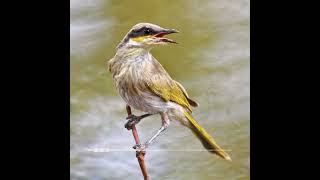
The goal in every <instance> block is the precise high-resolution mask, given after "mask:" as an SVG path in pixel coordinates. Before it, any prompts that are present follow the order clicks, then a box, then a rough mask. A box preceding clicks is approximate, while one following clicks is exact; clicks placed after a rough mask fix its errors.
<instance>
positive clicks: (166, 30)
mask: <svg viewBox="0 0 320 180" xmlns="http://www.w3.org/2000/svg"><path fill="white" fill-rule="evenodd" d="M178 32H179V31H177V30H175V29H165V30H163V31H161V32H159V33H157V34H155V35H153V37H155V38H157V39H158V40H159V41H160V42H166V43H175V44H178V43H177V42H176V41H174V40H172V39H168V38H164V36H165V35H167V34H172V33H178Z"/></svg>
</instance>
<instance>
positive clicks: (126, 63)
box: [108, 23, 231, 160]
mask: <svg viewBox="0 0 320 180" xmlns="http://www.w3.org/2000/svg"><path fill="white" fill-rule="evenodd" d="M177 32H178V31H177V30H174V29H166V28H162V27H160V26H158V25H155V24H151V23H139V24H136V25H134V26H133V27H132V28H131V29H130V31H129V32H128V33H127V34H126V35H125V37H124V38H123V40H122V41H121V42H120V44H119V45H118V46H117V48H116V50H117V52H116V54H115V56H114V57H113V58H112V59H110V60H109V62H108V68H109V71H110V72H111V73H112V77H113V81H114V84H115V87H116V88H117V90H118V92H119V94H120V96H121V97H122V98H123V100H124V101H125V102H126V103H127V107H133V108H135V109H137V110H140V111H143V112H146V113H147V114H145V115H142V116H134V115H131V116H129V117H128V118H127V119H129V120H128V122H127V123H126V127H127V128H128V129H130V127H131V126H132V124H136V123H138V122H139V121H140V120H141V119H142V118H144V117H147V116H149V115H153V114H160V116H161V120H162V126H161V128H160V129H159V130H158V131H157V133H156V134H155V135H154V136H153V137H151V138H150V139H149V140H148V141H147V142H146V143H144V144H139V145H136V146H134V148H135V149H140V150H143V149H145V148H147V147H148V145H150V144H151V143H152V142H153V140H154V139H155V138H156V137H157V136H158V135H159V134H161V132H163V131H164V130H165V129H166V128H167V127H168V126H169V124H170V121H173V120H176V121H179V122H180V123H181V124H182V125H184V126H186V127H188V128H190V129H191V130H192V132H193V133H194V134H195V135H196V137H198V138H199V140H200V141H201V142H202V144H203V146H204V147H205V148H206V149H207V150H208V151H209V152H212V153H214V154H217V155H218V156H220V157H222V158H224V159H227V160H231V158H230V156H229V155H228V154H227V153H226V152H225V151H224V150H223V149H222V148H220V147H219V145H218V144H217V143H216V142H215V140H214V139H213V138H212V137H211V136H210V134H209V133H207V132H206V131H205V130H204V128H203V127H201V126H200V124H199V123H198V122H197V121H196V120H195V119H194V118H193V117H192V115H191V113H192V107H197V106H198V103H197V102H195V101H194V100H192V99H191V98H190V97H189V96H188V93H187V91H186V90H185V88H184V87H183V86H182V85H181V84H180V83H179V82H177V81H175V80H173V79H172V78H171V77H170V75H169V74H168V73H167V72H166V70H165V69H164V68H163V67H162V65H161V64H160V63H159V62H158V61H157V60H156V59H155V58H154V57H153V56H152V55H151V53H150V50H151V49H152V48H154V47H156V46H159V45H164V44H169V43H176V42H175V41H173V40H171V39H168V38H165V37H164V36H165V35H167V34H171V33H177Z"/></svg>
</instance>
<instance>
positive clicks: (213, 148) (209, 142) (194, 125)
mask: <svg viewBox="0 0 320 180" xmlns="http://www.w3.org/2000/svg"><path fill="white" fill-rule="evenodd" d="M184 115H185V117H186V118H187V119H188V121H189V123H190V125H191V126H190V129H191V130H192V132H193V133H194V134H195V135H196V136H197V137H198V138H199V140H200V141H201V143H202V144H203V146H204V147H205V148H206V149H207V150H208V151H209V152H211V153H214V154H217V155H218V156H220V157H222V158H223V159H226V160H230V161H231V158H230V156H229V155H228V154H227V153H226V152H225V151H224V150H223V149H222V148H221V147H220V146H219V145H218V144H217V143H216V142H215V140H214V139H213V137H212V136H210V134H209V133H207V131H206V130H205V129H204V128H202V127H201V126H200V124H199V123H198V122H197V121H196V120H195V119H193V117H192V116H191V114H189V113H188V112H185V113H184Z"/></svg>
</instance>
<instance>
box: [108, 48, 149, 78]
mask: <svg viewBox="0 0 320 180" xmlns="http://www.w3.org/2000/svg"><path fill="white" fill-rule="evenodd" d="M152 59H153V58H152V55H151V54H150V52H149V51H148V50H146V49H143V48H121V49H118V51H117V53H116V55H115V57H114V58H113V59H112V60H111V61H110V62H109V68H110V71H111V72H112V73H115V74H117V73H120V72H121V71H122V70H123V69H128V68H133V70H139V69H140V70H141V68H142V67H146V65H148V64H149V65H151V64H152V63H150V62H152ZM137 67H140V68H137Z"/></svg>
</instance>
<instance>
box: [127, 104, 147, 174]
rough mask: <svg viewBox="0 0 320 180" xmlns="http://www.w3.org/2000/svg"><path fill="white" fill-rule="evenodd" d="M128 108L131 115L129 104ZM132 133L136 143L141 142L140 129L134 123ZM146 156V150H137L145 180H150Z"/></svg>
mask: <svg viewBox="0 0 320 180" xmlns="http://www.w3.org/2000/svg"><path fill="white" fill-rule="evenodd" d="M126 109H127V113H128V116H129V115H131V108H130V106H128V105H127V107H126ZM132 135H133V138H134V140H135V142H136V144H140V139H139V135H138V131H137V128H136V126H135V124H134V125H132ZM144 156H145V152H140V151H136V157H137V159H138V162H139V165H140V169H141V172H142V174H143V177H144V180H149V176H148V172H147V168H146V165H145V163H144Z"/></svg>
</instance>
